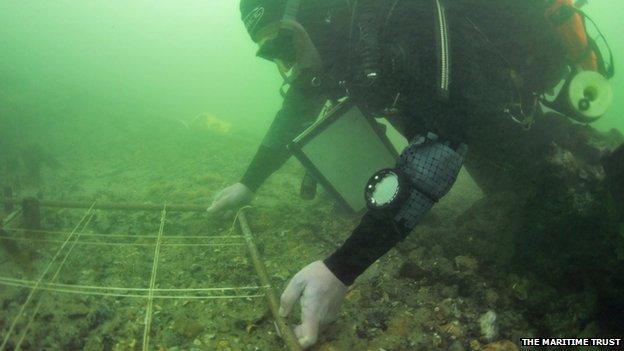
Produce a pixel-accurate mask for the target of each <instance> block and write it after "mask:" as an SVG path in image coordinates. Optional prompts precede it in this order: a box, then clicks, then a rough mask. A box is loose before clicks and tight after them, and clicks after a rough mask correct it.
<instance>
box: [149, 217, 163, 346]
mask: <svg viewBox="0 0 624 351" xmlns="http://www.w3.org/2000/svg"><path fill="white" fill-rule="evenodd" d="M166 217H167V205H164V206H163V209H162V214H161V216H160V228H158V240H157V241H156V248H155V249H154V262H153V263H152V275H151V277H150V286H149V291H148V297H147V310H146V311H145V329H144V330H143V351H147V350H148V348H149V333H150V329H151V327H152V308H153V305H154V288H155V285H156V273H157V270H158V256H159V254H160V244H161V241H162V236H163V231H164V230H165V218H166Z"/></svg>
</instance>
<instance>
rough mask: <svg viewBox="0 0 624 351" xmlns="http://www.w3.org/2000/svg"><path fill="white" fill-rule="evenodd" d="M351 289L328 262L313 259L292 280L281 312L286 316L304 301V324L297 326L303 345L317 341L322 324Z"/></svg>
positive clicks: (285, 292)
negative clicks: (331, 268)
mask: <svg viewBox="0 0 624 351" xmlns="http://www.w3.org/2000/svg"><path fill="white" fill-rule="evenodd" d="M346 293H347V286H346V285H345V284H344V283H342V282H341V281H340V280H339V279H338V278H336V276H335V275H334V274H333V273H332V272H331V271H330V270H329V268H327V266H325V263H323V261H316V262H313V263H311V264H309V265H307V266H306V267H304V268H303V269H302V270H300V271H299V272H298V273H297V274H295V276H294V277H293V278H292V279H291V280H290V282H289V283H288V286H286V289H285V290H284V293H283V294H282V298H281V305H280V309H279V313H280V315H281V316H282V317H286V316H287V315H288V314H289V313H290V311H291V310H292V308H293V306H294V304H295V302H297V300H299V299H300V302H301V324H300V325H298V326H296V327H295V329H294V332H295V335H296V336H297V339H299V344H301V347H303V348H308V347H310V346H312V345H314V344H315V343H316V340H317V339H318V332H319V327H320V326H321V325H324V324H327V323H329V322H331V321H333V320H334V319H335V318H336V315H337V314H338V309H339V308H340V305H341V304H342V301H343V300H344V298H345V295H346Z"/></svg>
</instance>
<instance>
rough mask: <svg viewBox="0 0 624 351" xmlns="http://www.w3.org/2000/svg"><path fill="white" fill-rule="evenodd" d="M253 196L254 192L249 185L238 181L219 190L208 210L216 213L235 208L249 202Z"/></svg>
mask: <svg viewBox="0 0 624 351" xmlns="http://www.w3.org/2000/svg"><path fill="white" fill-rule="evenodd" d="M253 196H254V193H253V192H252V191H251V190H249V188H248V187H247V186H245V185H244V184H243V183H236V184H234V185H230V186H228V187H227V188H225V189H223V190H221V191H220V192H218V193H217V195H216V196H215V198H214V201H213V202H212V205H210V207H208V209H207V211H208V213H213V214H214V213H221V212H227V211H230V210H235V209H237V208H239V207H243V206H245V205H247V204H249V203H250V202H251V200H252V199H253Z"/></svg>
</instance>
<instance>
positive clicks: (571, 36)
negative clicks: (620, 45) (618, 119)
mask: <svg viewBox="0 0 624 351" xmlns="http://www.w3.org/2000/svg"><path fill="white" fill-rule="evenodd" d="M585 4H586V1H577V3H576V4H573V3H572V0H551V1H550V6H549V7H548V8H547V9H546V12H545V14H544V15H545V17H546V20H547V22H548V23H549V24H550V26H551V28H552V30H553V31H554V32H555V33H556V34H557V37H558V38H559V40H560V42H561V44H562V46H563V47H564V49H565V52H566V55H567V61H568V63H567V72H566V74H565V75H564V77H563V79H562V82H560V84H559V87H560V88H559V89H558V92H557V93H556V94H552V95H550V96H548V95H546V94H544V95H542V97H541V98H540V99H539V101H540V103H541V104H542V105H544V106H546V107H547V108H550V109H552V110H555V111H556V112H558V113H561V114H563V115H565V116H567V117H569V118H571V119H573V120H575V121H577V122H581V123H591V122H595V121H596V120H598V119H599V118H600V117H602V116H603V115H604V114H605V113H606V112H607V110H608V109H609V107H610V105H611V103H612V102H613V89H612V87H611V84H610V82H609V79H611V78H612V77H613V76H614V74H615V69H614V65H613V53H612V52H611V49H610V48H609V46H608V44H607V43H606V39H605V37H604V35H603V34H602V32H601V31H600V30H599V29H598V27H597V25H596V24H595V22H594V21H593V20H591V19H590V18H589V17H588V16H587V15H586V14H585V13H584V12H583V11H581V10H580V7H582V6H583V5H585ZM588 22H589V23H591V24H592V25H593V26H594V27H595V28H596V31H597V34H598V36H597V37H596V38H592V37H591V36H590V35H589V34H588V32H587V23H588ZM596 40H602V41H603V42H604V43H605V46H606V48H607V54H608V60H609V64H607V63H606V62H605V56H604V54H603V52H602V51H601V50H600V48H599V47H598V44H597V42H596Z"/></svg>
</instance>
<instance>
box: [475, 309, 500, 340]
mask: <svg viewBox="0 0 624 351" xmlns="http://www.w3.org/2000/svg"><path fill="white" fill-rule="evenodd" d="M479 327H480V328H481V336H482V337H483V339H485V340H486V341H492V340H494V338H496V336H497V334H498V328H497V326H496V312H494V311H492V310H489V311H487V312H485V313H484V314H483V315H482V316H481V317H479Z"/></svg>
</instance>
